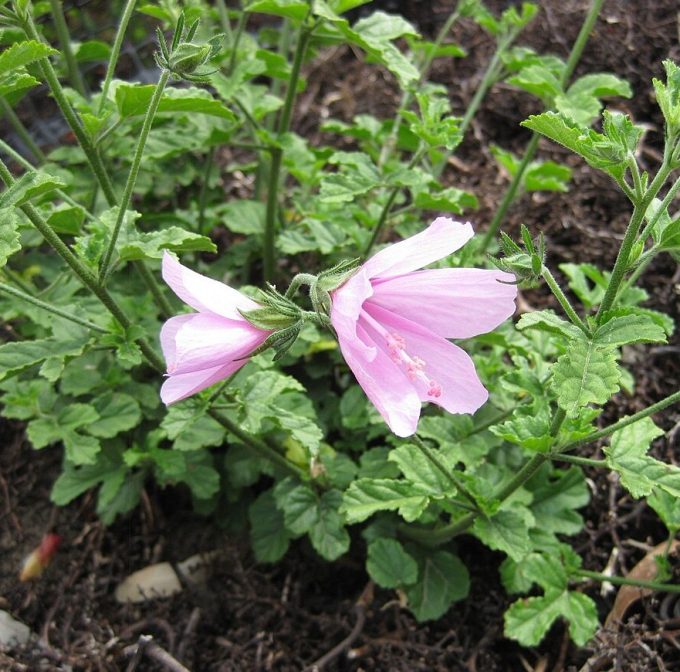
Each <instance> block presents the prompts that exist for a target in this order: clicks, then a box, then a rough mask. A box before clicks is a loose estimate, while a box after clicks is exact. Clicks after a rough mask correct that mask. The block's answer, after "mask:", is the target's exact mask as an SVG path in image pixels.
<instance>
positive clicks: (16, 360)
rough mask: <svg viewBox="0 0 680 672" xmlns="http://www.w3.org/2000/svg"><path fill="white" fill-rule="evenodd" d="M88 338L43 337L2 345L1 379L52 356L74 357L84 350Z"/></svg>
mask: <svg viewBox="0 0 680 672" xmlns="http://www.w3.org/2000/svg"><path fill="white" fill-rule="evenodd" d="M86 343H87V339H75V340H69V341H60V340H57V339H51V338H43V339H34V340H32V341H14V342H11V343H5V344H3V345H0V380H2V379H4V378H7V376H10V375H12V374H14V373H18V372H20V371H23V370H24V369H26V368H28V367H29V366H33V365H35V364H39V363H40V362H43V361H45V360H46V359H48V358H50V357H74V356H76V355H79V354H81V353H82V352H83V350H84V348H85V344H86Z"/></svg>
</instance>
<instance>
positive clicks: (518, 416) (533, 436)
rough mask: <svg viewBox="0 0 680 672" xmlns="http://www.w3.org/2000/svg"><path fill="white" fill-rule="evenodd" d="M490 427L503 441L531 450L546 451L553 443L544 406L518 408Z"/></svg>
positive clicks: (548, 418)
mask: <svg viewBox="0 0 680 672" xmlns="http://www.w3.org/2000/svg"><path fill="white" fill-rule="evenodd" d="M490 429H491V432H492V433H493V434H495V435H496V436H499V437H500V438H502V439H504V440H505V441H510V443H515V444H517V445H518V446H522V447H523V448H526V449H527V450H531V451H536V452H545V451H548V450H550V448H551V447H552V445H553V443H554V438H553V437H552V436H551V435H550V417H549V414H548V412H547V410H546V409H545V408H544V407H540V408H539V409H533V408H520V409H518V410H517V411H516V412H515V413H514V414H513V416H512V418H510V419H509V420H506V421H505V422H504V423H503V424H501V425H496V426H494V427H491V428H490Z"/></svg>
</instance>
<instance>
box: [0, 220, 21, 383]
mask: <svg viewBox="0 0 680 672" xmlns="http://www.w3.org/2000/svg"><path fill="white" fill-rule="evenodd" d="M18 225H19V216H18V215H17V212H16V210H15V209H14V208H2V209H0V268H2V267H3V266H4V265H5V264H6V263H7V259H8V258H9V257H10V256H11V255H13V254H14V253H15V252H18V251H19V250H20V249H21V243H20V242H19V232H18V231H17V227H18ZM0 377H1V374H0Z"/></svg>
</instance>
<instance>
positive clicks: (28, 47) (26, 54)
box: [0, 40, 59, 76]
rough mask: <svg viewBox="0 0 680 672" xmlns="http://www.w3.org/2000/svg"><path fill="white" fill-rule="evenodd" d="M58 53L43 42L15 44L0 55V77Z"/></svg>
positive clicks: (32, 41)
mask: <svg viewBox="0 0 680 672" xmlns="http://www.w3.org/2000/svg"><path fill="white" fill-rule="evenodd" d="M58 53H59V52H58V51H57V50H56V49H52V47H50V46H48V45H47V44H45V43H44V42H37V41H36V40H27V41H25V42H16V43H14V44H13V45H12V46H11V47H8V48H6V49H5V50H4V51H3V52H2V53H1V54H0V76H2V75H6V74H11V73H12V72H15V71H16V70H17V69H18V68H21V67H23V66H25V65H29V64H30V63H35V61H39V60H40V59H41V58H47V57H48V56H52V55H53V54H58Z"/></svg>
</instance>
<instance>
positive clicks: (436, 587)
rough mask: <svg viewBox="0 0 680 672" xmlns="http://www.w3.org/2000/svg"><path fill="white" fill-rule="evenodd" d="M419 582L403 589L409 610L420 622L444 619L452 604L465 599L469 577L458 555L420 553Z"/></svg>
mask: <svg viewBox="0 0 680 672" xmlns="http://www.w3.org/2000/svg"><path fill="white" fill-rule="evenodd" d="M417 560H418V581H417V582H416V583H415V584H413V585H411V586H408V587H407V588H406V597H407V598H408V606H409V609H410V610H411V611H412V612H413V614H414V616H415V617H416V619H417V620H418V621H419V622H423V621H429V620H433V619H436V618H440V617H441V616H443V615H444V614H445V613H446V612H447V611H448V610H449V607H450V606H451V604H453V602H456V601H458V600H462V599H464V598H466V597H467V595H468V592H469V591H470V575H469V573H468V570H467V568H466V567H465V565H464V564H463V563H462V562H461V560H460V558H458V556H456V555H453V554H452V553H449V552H447V551H428V552H427V553H419V554H418V557H417Z"/></svg>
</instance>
